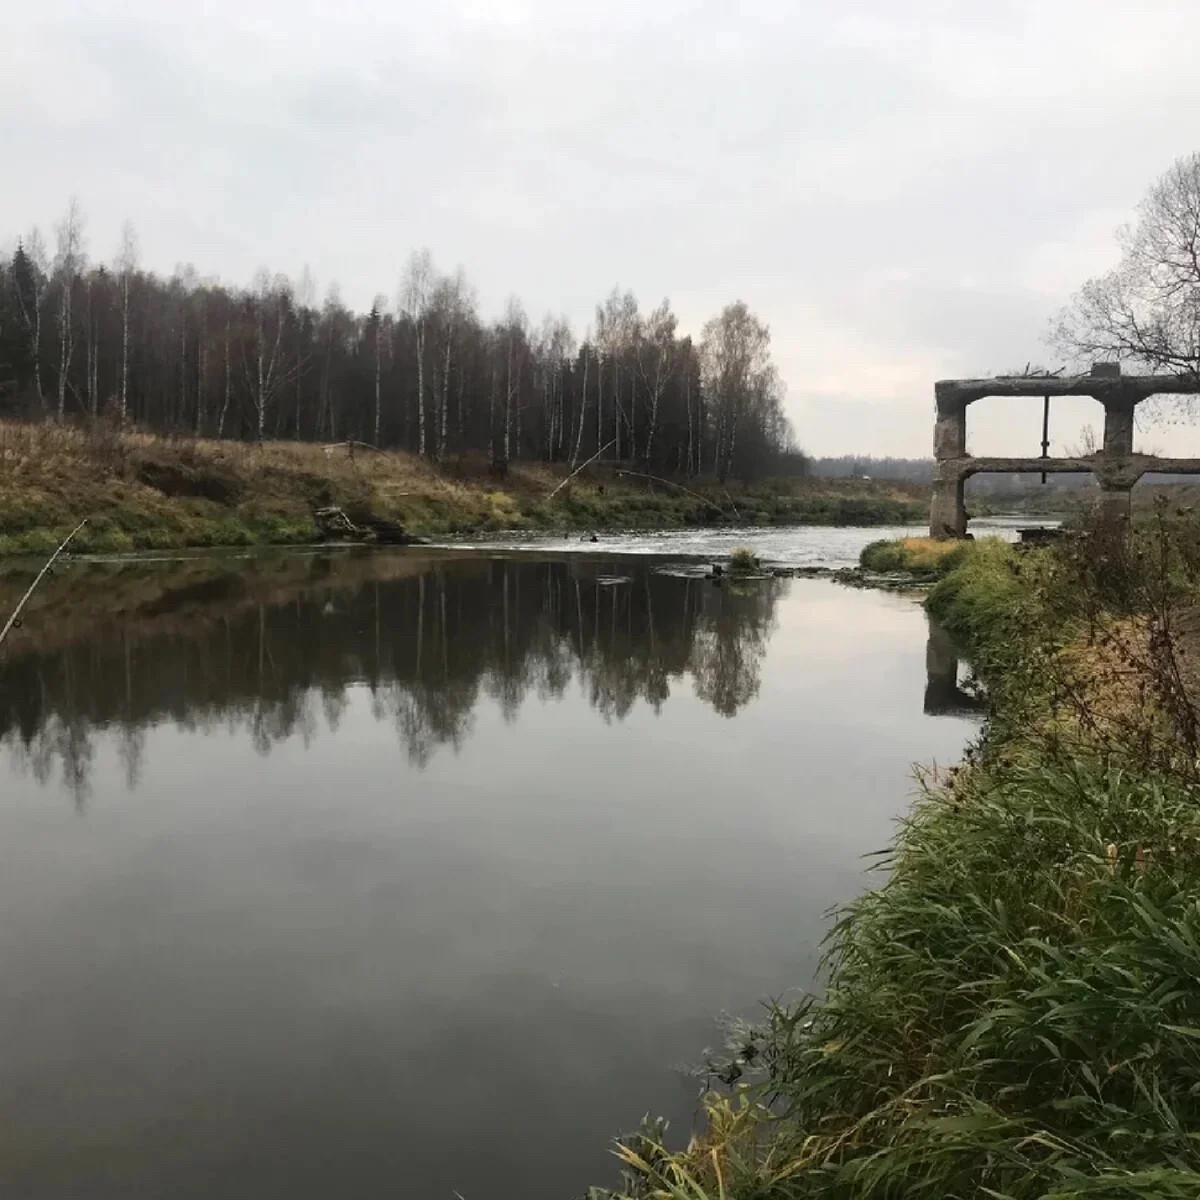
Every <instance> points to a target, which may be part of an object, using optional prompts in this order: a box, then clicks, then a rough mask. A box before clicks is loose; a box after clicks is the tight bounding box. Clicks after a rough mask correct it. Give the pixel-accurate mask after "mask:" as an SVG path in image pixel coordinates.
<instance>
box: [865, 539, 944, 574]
mask: <svg viewBox="0 0 1200 1200" xmlns="http://www.w3.org/2000/svg"><path fill="white" fill-rule="evenodd" d="M965 551H966V546H965V544H964V543H962V542H939V541H935V540H934V539H933V538H927V537H909V538H895V539H887V540H884V541H878V542H871V543H870V544H869V545H867V546H864V547H863V550H862V553H861V554H860V555H859V557H858V561H859V565H860V566H861V567H862V568H863V570H864V571H873V572H876V573H893V572H904V573H906V574H909V575H915V576H918V577H920V578H922V579H940V578H941V577H942V576H943V575H945V574H946V573H947V572H949V571H951V570H952V569H953V568H954V567H956V566H957V565H958V564H959V563H961V562H962V560H963V556H964V554H965Z"/></svg>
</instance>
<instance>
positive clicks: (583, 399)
mask: <svg viewBox="0 0 1200 1200" xmlns="http://www.w3.org/2000/svg"><path fill="white" fill-rule="evenodd" d="M591 358H592V356H591V355H590V354H589V353H588V352H587V350H584V352H583V395H582V396H580V398H579V427H578V428H577V429H576V431H575V450H574V452H573V453H572V455H571V470H572V471H573V470H574V469H575V464H576V463H577V462H578V461H579V450H580V447H581V446H582V444H583V420H584V417H586V416H587V384H588V363H589V362H590V361H591Z"/></svg>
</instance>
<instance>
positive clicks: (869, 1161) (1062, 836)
mask: <svg viewBox="0 0 1200 1200" xmlns="http://www.w3.org/2000/svg"><path fill="white" fill-rule="evenodd" d="M1158 534H1159V542H1158V544H1157V545H1155V544H1153V543H1152V542H1143V543H1142V544H1140V545H1139V544H1130V545H1124V544H1123V545H1121V546H1116V547H1114V546H1113V545H1111V544H1106V543H1105V542H1104V540H1103V538H1102V537H1101V536H1100V535H1099V534H1096V535H1094V536H1092V537H1091V538H1090V540H1085V541H1081V542H1078V543H1072V544H1070V545H1067V546H1064V547H1063V548H1061V549H1057V548H1056V549H1054V550H1038V551H1034V552H1022V551H1018V550H1016V549H1014V548H1012V547H1008V546H1004V545H1002V544H989V543H978V544H975V545H972V546H970V547H969V548H967V549H966V550H964V552H963V555H962V559H961V561H960V562H959V563H958V565H957V566H956V567H955V568H954V569H953V570H951V571H950V572H949V573H948V574H947V576H946V577H945V579H944V580H943V581H942V582H941V583H939V584H938V585H937V587H935V589H934V590H933V592H932V593H931V595H930V597H929V600H928V603H929V607H930V609H931V611H933V612H935V613H936V614H938V616H939V617H940V618H941V619H943V620H945V621H946V622H947V623H948V624H950V625H951V627H952V628H953V629H954V630H955V632H956V633H957V634H958V635H959V637H960V638H962V639H963V640H964V641H965V643H966V645H967V646H968V647H969V649H970V651H971V653H972V654H973V655H976V656H977V663H978V665H980V666H981V667H982V669H983V671H984V674H985V675H986V676H987V678H988V684H989V694H990V696H991V702H992V706H993V712H992V720H991V724H990V728H989V732H988V734H987V735H986V736H985V738H984V739H983V741H982V742H981V743H980V745H979V746H977V747H976V748H974V750H973V751H972V752H971V753H970V754H969V756H968V760H967V763H966V764H965V765H964V766H963V767H961V768H959V769H956V770H955V771H953V772H951V773H949V774H948V775H944V776H938V777H930V776H926V777H925V778H924V779H923V780H922V786H921V792H920V796H919V798H918V800H917V802H916V804H915V806H914V807H913V809H912V811H911V813H910V815H909V816H908V818H907V819H906V820H905V821H904V823H903V826H902V828H901V831H900V833H899V836H898V837H897V839H896V842H895V844H894V846H893V847H892V850H891V852H890V854H889V855H888V857H887V860H886V862H885V864H884V865H885V867H886V868H887V871H888V876H887V879H886V881H885V882H884V883H883V884H882V886H880V887H879V888H877V889H876V890H875V891H872V892H870V893H868V894H866V895H864V896H862V897H860V898H859V899H858V900H856V901H854V902H853V903H851V904H850V905H848V906H846V907H845V908H844V909H843V910H842V912H841V914H840V917H839V919H838V921H837V923H836V925H835V927H834V929H833V931H832V933H831V935H830V941H829V953H828V958H827V969H826V988H825V992H824V994H823V995H822V996H821V997H808V998H806V999H804V1000H802V1001H800V1002H799V1003H795V1004H791V1005H778V1006H775V1007H773V1008H771V1009H770V1010H769V1013H768V1016H767V1018H766V1020H765V1021H764V1022H762V1023H761V1024H760V1025H758V1026H756V1027H753V1028H741V1029H738V1030H736V1031H735V1037H734V1039H733V1041H732V1042H731V1044H730V1048H729V1056H728V1059H727V1060H726V1061H724V1062H723V1063H721V1064H718V1065H717V1066H716V1068H715V1069H716V1072H717V1074H718V1075H719V1076H720V1077H721V1078H723V1079H724V1080H725V1081H727V1082H728V1083H730V1084H731V1085H732V1086H731V1088H730V1089H728V1090H726V1091H724V1092H721V1093H714V1094H712V1095H710V1097H709V1098H708V1101H707V1104H706V1108H707V1117H708V1121H707V1131H706V1133H705V1134H704V1135H703V1136H702V1137H700V1138H698V1139H696V1140H694V1141H693V1143H692V1144H691V1145H690V1146H689V1147H688V1148H686V1149H685V1150H675V1151H672V1150H670V1149H668V1147H667V1146H666V1145H665V1143H664V1139H663V1138H662V1137H661V1136H659V1134H658V1132H657V1131H655V1130H653V1129H647V1130H644V1131H643V1132H642V1133H640V1134H638V1135H636V1136H634V1137H632V1138H628V1139H626V1140H625V1141H624V1142H623V1144H622V1148H621V1151H620V1153H621V1155H622V1158H623V1162H624V1169H625V1182H624V1186H623V1190H622V1194H624V1195H629V1196H637V1197H660V1198H664V1200H665V1198H668V1197H669V1198H671V1200H683V1198H684V1197H688V1198H691V1200H705V1198H708V1197H713V1198H716V1197H725V1198H728V1200H734V1198H743V1200H750V1198H752V1197H753V1198H755V1200H768V1198H770V1200H774V1198H779V1200H784V1198H788V1200H790V1198H792V1197H796V1198H799V1197H829V1198H837V1200H842V1198H845V1200H849V1198H851V1197H854V1198H858V1197H880V1198H883V1197H905V1198H906V1200H907V1198H912V1200H926V1198H927V1200H950V1198H957V1197H961V1198H963V1200H966V1198H967V1197H972V1198H973V1197H979V1196H987V1197H992V1198H994V1200H1004V1198H1008V1200H1034V1198H1035V1197H1036V1198H1039V1200H1049V1198H1051V1197H1054V1198H1064V1200H1065V1198H1067V1197H1091V1198H1095V1197H1105V1198H1111V1200H1117V1198H1132V1197H1142V1198H1146V1200H1148V1198H1150V1197H1156V1198H1167V1200H1171V1198H1174V1197H1180V1198H1182V1197H1185V1196H1186V1197H1195V1196H1198V1195H1200V804H1198V803H1197V796H1198V795H1200V789H1198V788H1197V779H1196V755H1195V753H1194V748H1195V747H1194V742H1193V744H1192V745H1191V746H1190V747H1188V749H1187V753H1186V754H1184V755H1180V754H1179V753H1178V746H1179V744H1180V743H1181V742H1186V741H1187V739H1188V737H1189V736H1193V735H1189V734H1188V732H1187V730H1186V728H1185V726H1186V722H1187V718H1186V716H1185V715H1184V714H1183V712H1182V710H1180V711H1176V710H1175V709H1174V708H1173V707H1172V701H1171V695H1170V687H1171V686H1173V685H1171V684H1170V683H1169V680H1168V679H1167V676H1168V675H1169V674H1171V673H1174V674H1177V675H1178V674H1183V675H1186V673H1187V663H1188V661H1189V658H1190V654H1191V651H1190V648H1189V647H1188V645H1187V638H1186V635H1185V634H1184V633H1182V632H1180V631H1179V629H1177V628H1176V629H1175V641H1176V645H1175V649H1174V650H1173V651H1172V652H1171V654H1170V655H1169V657H1170V658H1171V659H1172V662H1173V665H1170V664H1168V663H1167V661H1166V659H1165V658H1164V657H1163V656H1162V653H1161V651H1159V650H1156V651H1154V653H1155V654H1159V658H1157V659H1155V658H1154V657H1153V656H1151V657H1150V658H1147V659H1145V660H1144V661H1143V663H1142V666H1141V668H1140V671H1141V674H1142V679H1141V681H1140V684H1139V687H1140V692H1139V693H1138V694H1139V695H1140V698H1141V702H1142V708H1143V710H1145V711H1146V712H1147V714H1148V715H1146V716H1145V717H1144V718H1143V724H1147V725H1148V724H1153V723H1155V722H1165V723H1166V725H1167V726H1168V727H1169V730H1170V732H1171V737H1170V738H1168V739H1164V740H1163V741H1155V740H1153V739H1142V738H1141V736H1140V733H1139V730H1138V729H1137V728H1136V727H1132V726H1130V727H1126V726H1123V725H1120V724H1113V723H1112V722H1106V720H1105V706H1106V705H1110V704H1112V703H1113V697H1112V695H1111V694H1110V692H1109V690H1108V686H1107V683H1108V681H1107V677H1105V687H1104V689H1103V692H1102V696H1101V698H1100V699H1099V700H1095V699H1093V698H1092V697H1093V693H1092V692H1090V691H1089V690H1088V689H1087V686H1086V685H1087V684H1088V683H1090V682H1091V681H1090V680H1089V679H1088V678H1085V675H1084V674H1083V673H1081V672H1086V671H1087V670H1091V671H1092V674H1093V676H1095V674H1096V673H1097V671H1099V670H1101V669H1102V668H1103V666H1104V664H1105V663H1111V664H1115V665H1116V667H1117V668H1118V670H1117V671H1116V674H1117V675H1119V676H1120V677H1121V678H1124V677H1125V676H1126V675H1128V674H1129V673H1130V670H1131V669H1132V667H1131V663H1132V658H1131V656H1133V655H1135V654H1137V653H1141V650H1140V648H1141V647H1143V646H1150V645H1151V644H1154V645H1159V644H1160V643H1161V641H1162V638H1163V636H1164V632H1163V630H1164V626H1165V627H1166V629H1167V635H1170V634H1171V631H1172V628H1174V627H1173V626H1172V625H1171V623H1172V622H1173V621H1174V622H1176V625H1178V620H1177V616H1176V615H1173V614H1178V613H1179V612H1181V611H1185V610H1186V602H1187V599H1188V597H1189V595H1194V591H1195V582H1194V581H1195V580H1196V579H1200V571H1197V570H1196V569H1195V568H1200V551H1197V552H1193V551H1192V550H1189V549H1188V548H1187V546H1186V544H1185V541H1184V539H1185V538H1186V537H1187V536H1190V535H1187V534H1185V533H1182V532H1179V531H1176V532H1174V533H1172V531H1170V530H1166V529H1162V528H1160V530H1159V531H1158ZM1139 536H1140V535H1139ZM1164 539H1165V540H1164ZM1181 547H1182V548H1181ZM1189 589H1190V591H1189ZM1122 639H1125V640H1124V641H1123V640H1122ZM1122 646H1124V647H1125V648H1126V649H1127V650H1128V654H1125V652H1124V651H1123V650H1122ZM1060 663H1067V664H1069V666H1070V671H1071V672H1073V674H1072V673H1064V672H1062V671H1060V670H1059V664H1060ZM1156 663H1157V665H1155V664H1156ZM1080 664H1082V668H1081V666H1080ZM1097 664H1099V666H1097ZM1039 680H1040V681H1041V682H1038V681H1039ZM1072 688H1074V689H1075V690H1074V691H1072ZM1089 705H1091V706H1092V707H1091V711H1090V712H1089ZM1172 747H1173V748H1172ZM598 1194H603V1193H598Z"/></svg>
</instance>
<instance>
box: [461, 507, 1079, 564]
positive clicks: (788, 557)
mask: <svg viewBox="0 0 1200 1200" xmlns="http://www.w3.org/2000/svg"><path fill="white" fill-rule="evenodd" d="M1057 524H1058V521H1057V520H1053V519H1047V518H1042V517H980V518H977V519H976V520H974V521H972V522H971V531H972V532H973V533H974V534H975V536H977V537H1003V538H1007V539H1008V540H1010V541H1013V540H1015V539H1016V537H1017V530H1018V529H1022V528H1043V527H1046V526H1054V525H1057ZM928 533H929V529H928V526H926V525H885V526H875V527H873V528H863V527H861V526H859V527H849V526H827V525H808V526H797V525H789V526H783V527H774V526H762V525H754V526H745V527H742V528H720V529H712V528H705V529H670V530H664V531H659V532H655V533H605V534H599V535H596V536H597V540H596V541H595V542H592V541H591V535H590V534H583V535H580V534H578V533H572V534H569V535H567V536H565V537H564V536H563V535H561V534H543V533H524V532H521V533H505V534H497V535H495V536H494V537H488V538H486V539H482V540H474V541H469V542H468V541H464V542H459V543H446V545H458V546H462V547H467V546H471V547H475V548H478V549H501V548H502V549H507V550H544V551H555V552H560V551H568V552H575V551H584V552H586V553H590V554H594V553H599V554H617V555H633V554H636V555H665V556H667V557H671V556H678V557H680V558H726V557H728V556H729V554H730V553H731V552H732V551H733V550H735V549H736V548H737V547H739V546H749V547H752V548H753V549H754V551H755V553H757V554H758V556H759V557H760V558H761V559H762V561H763V562H765V563H769V564H772V565H776V566H797V567H829V568H831V569H837V568H839V567H854V566H857V565H858V556H859V554H860V553H861V552H862V548H863V547H864V546H865V545H867V543H868V542H873V541H876V540H878V539H880V538H899V537H924V536H927V535H928Z"/></svg>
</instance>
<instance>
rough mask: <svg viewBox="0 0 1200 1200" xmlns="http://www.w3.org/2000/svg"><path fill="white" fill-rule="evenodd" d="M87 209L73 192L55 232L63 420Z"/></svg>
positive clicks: (58, 411)
mask: <svg viewBox="0 0 1200 1200" xmlns="http://www.w3.org/2000/svg"><path fill="white" fill-rule="evenodd" d="M83 225H84V220H83V212H82V211H81V209H80V207H79V201H78V200H77V199H76V198H75V197H74V196H72V197H71V200H70V202H69V204H68V205H67V211H66V213H65V214H64V216H63V219H62V220H61V221H60V222H59V223H58V226H57V227H56V229H55V231H54V233H55V241H56V247H55V256H54V267H55V273H56V274H57V276H58V287H59V297H58V401H57V406H56V409H55V415H56V417H57V419H58V420H59V421H61V420H62V419H63V417H64V416H65V415H66V407H67V385H68V380H69V378H70V369H71V356H72V353H73V351H74V348H75V330H74V328H73V323H72V301H73V296H74V292H75V284H76V281H77V280H78V278H79V275H80V273H81V272H82V270H83V264H84V249H83Z"/></svg>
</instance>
